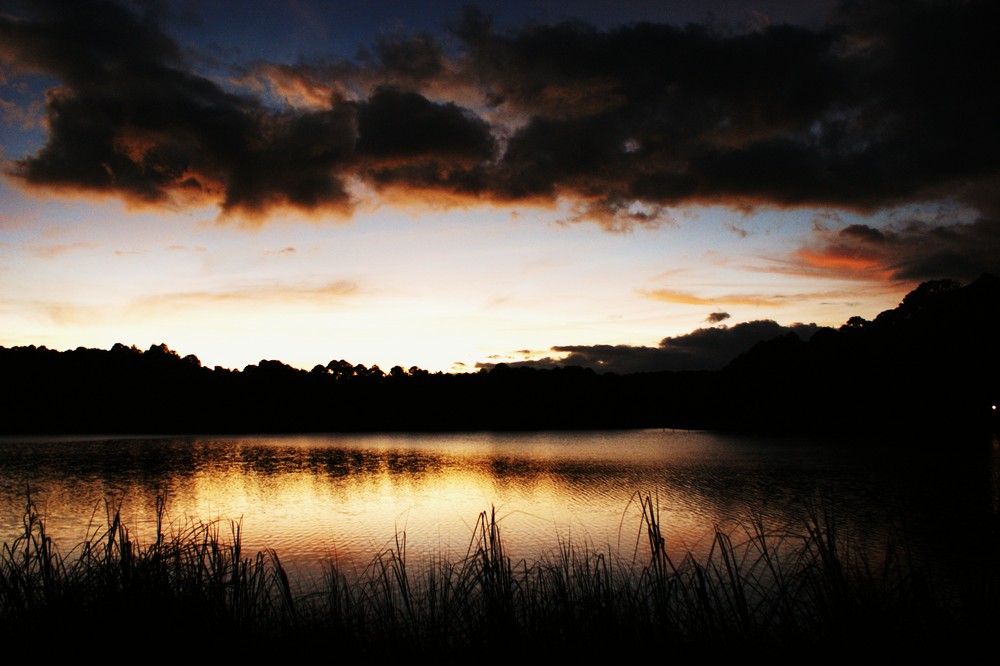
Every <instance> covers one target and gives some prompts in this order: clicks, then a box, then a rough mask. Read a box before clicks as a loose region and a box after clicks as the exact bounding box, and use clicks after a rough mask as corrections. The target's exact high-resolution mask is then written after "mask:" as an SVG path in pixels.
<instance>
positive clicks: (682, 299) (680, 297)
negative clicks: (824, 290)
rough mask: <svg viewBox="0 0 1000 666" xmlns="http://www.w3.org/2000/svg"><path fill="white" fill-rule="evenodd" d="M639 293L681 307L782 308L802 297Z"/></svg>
mask: <svg viewBox="0 0 1000 666" xmlns="http://www.w3.org/2000/svg"><path fill="white" fill-rule="evenodd" d="M639 293H640V294H642V295H644V296H646V297H647V298H651V299H653V300H655V301H662V302H664V303H677V304H679V305H715V306H718V305H750V306H754V307H756V306H760V305H766V306H768V307H780V306H783V305H788V303H789V302H792V300H793V299H798V298H801V297H800V296H764V295H761V294H728V295H724V296H715V297H713V298H705V297H703V296H696V295H694V294H691V293H688V292H686V291H676V290H673V289H642V290H639Z"/></svg>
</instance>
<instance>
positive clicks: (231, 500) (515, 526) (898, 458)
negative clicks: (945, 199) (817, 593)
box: [0, 430, 998, 577]
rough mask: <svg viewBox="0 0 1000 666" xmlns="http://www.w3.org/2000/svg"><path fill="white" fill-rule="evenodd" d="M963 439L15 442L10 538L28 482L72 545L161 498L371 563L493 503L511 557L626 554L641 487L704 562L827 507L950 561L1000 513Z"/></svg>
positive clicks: (181, 510) (441, 551)
mask: <svg viewBox="0 0 1000 666" xmlns="http://www.w3.org/2000/svg"><path fill="white" fill-rule="evenodd" d="M954 446H956V444H955V443H952V442H942V443H941V447H940V450H939V451H930V452H926V453H922V454H919V455H918V454H915V453H913V452H912V451H907V450H906V449H899V448H892V449H888V448H887V449H882V448H880V447H877V446H874V445H866V446H860V445H851V446H848V445H847V443H843V442H842V443H835V442H822V443H820V442H815V441H811V440H804V439H768V438H754V437H736V436H726V435H719V434H713V433H705V432H672V431H660V430H649V431H621V432H570V433H566V432H560V433H530V434H522V433H518V434H491V433H471V434H470V433H461V434H363V435H305V436H302V435H294V436H257V437H218V436H207V437H142V438H132V437H118V438H63V439H52V438H44V439H42V438H34V439H24V438H21V439H15V438H5V439H0V540H2V541H4V542H6V543H10V542H11V541H12V539H14V538H15V537H16V536H17V535H18V534H19V532H20V531H21V530H22V522H21V521H22V516H23V513H24V507H25V501H26V488H29V487H30V490H31V497H32V499H33V500H34V501H35V503H36V505H37V507H38V508H39V510H40V511H41V512H42V513H43V514H44V517H45V520H46V525H47V528H48V530H49V534H50V535H51V536H52V537H53V538H54V539H55V541H56V543H57V545H58V546H59V547H60V549H61V551H62V552H63V553H64V554H67V553H68V552H69V551H70V550H71V549H72V548H73V547H74V546H75V545H76V544H79V543H80V542H81V541H82V540H83V538H84V537H85V535H86V534H87V532H88V530H90V531H91V532H93V531H94V530H96V529H97V528H98V527H100V526H102V525H105V524H106V506H107V504H109V503H110V504H112V505H114V506H120V508H121V513H122V516H123V518H124V519H125V521H126V524H128V525H129V526H130V527H131V530H132V532H133V533H134V534H136V535H137V536H138V537H139V539H140V540H147V541H148V540H149V536H150V535H151V534H152V533H153V526H154V525H155V522H154V521H155V510H156V504H157V498H166V507H167V516H168V518H169V520H170V522H171V524H172V525H173V526H174V527H175V528H176V529H181V528H183V527H184V526H185V525H187V524H189V523H190V521H210V520H221V521H223V522H221V523H220V530H221V532H222V534H223V536H227V535H228V534H229V522H228V521H241V522H242V530H243V540H244V547H245V549H246V550H248V551H250V552H255V551H256V550H259V549H263V548H273V549H275V550H276V551H277V553H278V554H279V556H280V557H281V560H282V562H283V563H284V564H285V565H286V566H287V567H289V569H290V570H291V571H293V573H294V574H295V575H297V576H299V577H310V576H318V575H321V573H322V571H323V570H324V566H325V563H327V562H330V561H334V562H336V563H337V565H338V566H339V567H340V569H341V570H342V571H344V572H346V573H348V574H350V572H352V571H353V572H357V571H361V570H363V569H364V567H365V566H366V565H367V564H368V563H369V562H370V561H371V559H372V557H373V555H374V554H375V553H377V552H379V551H380V550H382V549H385V548H387V547H395V545H396V542H395V537H396V535H397V534H399V535H402V534H403V533H404V532H405V536H406V549H407V558H408V561H409V562H411V563H414V562H415V563H417V565H419V563H420V562H421V561H425V560H426V558H431V557H445V558H452V559H457V558H459V557H461V556H462V555H464V554H465V553H466V552H467V549H468V547H469V543H470V539H471V538H472V535H473V527H474V525H475V523H476V520H477V517H478V516H479V514H480V512H482V511H484V510H490V509H491V507H494V508H495V509H496V514H497V516H498V517H499V518H500V519H501V523H500V525H501V528H502V534H503V536H504V538H505V544H506V546H507V548H508V553H509V554H510V555H511V556H512V557H514V558H517V559H519V558H525V559H527V560H528V561H529V562H533V561H537V560H539V559H540V558H544V557H546V556H547V555H549V554H552V553H554V552H555V549H557V548H558V547H559V544H560V543H566V542H572V543H574V544H579V545H589V546H592V547H594V548H598V549H600V550H603V551H605V552H607V551H608V550H610V551H611V552H613V553H616V554H620V555H622V556H624V557H631V556H632V555H633V553H634V552H635V550H636V541H637V535H638V533H639V529H640V527H641V521H640V514H639V509H638V506H637V505H636V503H635V501H634V499H635V498H636V497H637V494H642V495H646V494H648V495H650V496H652V497H654V498H655V499H656V501H658V504H659V508H660V518H661V522H662V524H663V526H664V530H665V535H666V539H667V545H668V549H669V550H670V552H671V554H672V556H675V557H680V556H683V554H685V553H688V552H690V553H692V554H694V555H695V556H697V557H701V556H704V555H705V554H706V553H707V550H708V548H709V547H710V546H711V543H712V537H713V535H714V530H715V529H716V528H718V529H721V530H723V531H726V532H727V533H731V534H733V535H734V538H739V536H740V535H741V534H742V531H741V530H742V529H743V527H742V526H745V525H747V524H748V522H749V520H750V519H751V518H753V517H755V516H759V517H760V518H761V519H762V520H763V523H764V525H765V526H766V527H767V528H768V529H769V530H773V531H776V532H781V531H790V532H793V533H801V532H802V529H803V526H804V524H805V521H806V520H807V518H808V509H809V507H810V506H812V507H822V508H823V509H824V510H826V511H828V512H829V511H832V512H833V515H834V516H836V518H837V521H838V525H839V526H840V527H841V529H842V530H843V531H844V532H845V533H849V534H851V535H852V538H855V539H856V540H857V541H858V543H859V544H862V545H863V546H864V547H866V548H873V549H877V548H879V547H880V546H881V545H883V544H884V543H885V541H886V539H888V538H890V537H893V538H901V537H903V538H905V539H906V541H907V543H908V544H910V545H911V547H914V548H915V550H916V552H917V555H918V556H919V557H927V558H929V560H935V559H936V558H941V557H943V558H948V557H951V556H953V555H955V554H956V552H957V551H961V552H962V553H968V552H971V551H972V550H974V549H975V548H976V547H977V546H976V544H975V543H974V541H975V539H977V538H979V536H981V535H982V534H983V533H984V532H989V530H984V529H982V526H983V524H984V523H983V521H990V525H991V527H990V529H992V524H993V523H994V521H995V519H996V515H997V505H998V492H997V486H998V484H997V477H998V473H997V470H998V467H997V462H996V459H997V456H996V442H994V443H993V445H992V450H989V449H990V445H989V444H988V443H987V444H985V445H984V446H983V455H976V456H974V457H972V459H971V461H970V462H963V463H962V464H958V463H953V462H952V461H953V460H954V459H955V456H954V451H953V447H954ZM640 541H641V540H640ZM639 556H640V557H641V556H642V552H641V548H640V553H639Z"/></svg>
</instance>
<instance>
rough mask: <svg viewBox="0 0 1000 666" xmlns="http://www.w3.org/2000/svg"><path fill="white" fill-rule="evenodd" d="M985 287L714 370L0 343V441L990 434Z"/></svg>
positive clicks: (996, 309)
mask: <svg viewBox="0 0 1000 666" xmlns="http://www.w3.org/2000/svg"><path fill="white" fill-rule="evenodd" d="M998 320H1000V280H998V279H997V278H996V277H993V276H990V275H985V276H983V277H981V278H980V279H978V280H976V281H975V282H973V283H972V284H969V285H967V286H964V287H963V286H960V285H959V284H958V283H956V282H954V281H950V280H936V281H932V282H925V283H923V284H921V285H920V286H919V287H918V288H916V289H915V290H914V291H912V292H911V293H910V294H908V295H907V296H906V297H905V298H904V299H903V301H902V303H900V305H899V306H898V307H897V308H894V309H892V310H887V311H886V312H883V313H881V314H880V315H878V316H877V317H876V318H875V319H874V320H872V321H866V320H864V319H862V318H860V317H852V318H851V319H850V320H848V321H847V323H845V324H844V325H843V326H842V327H840V329H837V330H834V329H831V328H826V329H821V330H819V331H817V332H816V333H815V334H814V335H813V336H812V337H811V338H810V339H809V340H808V341H804V340H803V339H802V338H801V337H799V336H798V335H796V334H795V333H789V334H786V335H782V336H779V337H776V338H773V339H771V340H767V341H765V342H760V343H758V344H757V345H755V346H754V347H753V348H752V349H750V350H749V351H748V352H746V353H744V354H741V355H740V356H739V357H737V358H736V359H735V360H733V361H732V362H731V363H730V364H729V365H728V366H726V367H725V368H724V369H723V370H720V371H714V372H708V371H701V372H649V373H633V374H627V375H619V374H614V373H608V374H598V373H596V372H595V371H593V370H591V369H585V368H581V367H556V368H552V369H545V370H541V369H536V368H529V367H510V366H507V365H503V364H501V365H497V366H495V367H493V368H492V369H490V370H485V369H484V370H480V372H478V373H475V374H444V373H440V372H439V373H430V372H428V371H426V370H422V369H420V368H417V367H411V368H410V369H409V370H404V369H403V368H402V367H400V366H396V367H393V368H392V369H391V370H390V371H389V373H388V374H387V373H385V372H383V371H382V370H381V369H380V368H379V367H378V366H372V367H370V368H368V367H366V366H364V365H352V364H350V363H349V362H347V361H344V360H335V361H330V362H329V363H328V364H326V365H325V366H324V365H317V366H315V367H314V368H313V369H312V370H310V371H306V370H300V369H297V368H293V367H291V366H288V365H286V364H284V363H282V362H280V361H275V360H262V361H260V362H259V363H258V364H256V365H249V366H247V367H246V368H244V369H243V370H242V371H236V370H227V369H225V368H221V367H216V368H214V369H209V368H206V367H204V366H202V364H201V362H200V361H199V360H198V358H197V357H195V356H193V355H192V356H185V357H183V358H181V357H180V356H179V355H178V354H177V353H176V352H174V351H172V350H171V349H169V348H168V347H167V346H166V345H163V344H160V345H154V346H152V347H150V348H149V349H148V350H146V351H141V350H139V349H136V348H135V347H127V346H125V345H122V344H116V345H115V346H114V347H112V349H110V350H108V351H104V350H98V349H85V348H79V349H76V350H72V351H65V352H58V351H53V350H50V349H46V348H45V347H34V346H29V347H15V348H12V349H7V348H2V347H0V371H2V372H3V376H4V378H5V379H6V381H7V386H8V387H9V388H10V390H9V391H8V393H9V397H8V398H7V400H6V401H5V405H4V407H5V418H4V419H3V425H2V431H3V432H7V433H94V432H106V433H141V432H147V433H182V432H183V433H197V432H280V431H295V432H308V431H389V430H507V429H525V430H527V429H580V428H635V427H680V428H722V429H731V430H752V431H767V432H775V431H786V432H852V431H857V432H884V433H894V434H895V433H935V432H936V433H941V432H965V431H974V432H985V431H987V430H988V429H990V428H993V427H994V426H995V419H996V417H995V416H994V415H993V411H992V410H991V406H992V405H994V404H996V400H997V397H998V396H997V389H996V385H997V379H998V376H1000V375H998V369H1000V346H998V344H997V341H996V338H997V336H996V332H997V325H998V323H1000V321H998Z"/></svg>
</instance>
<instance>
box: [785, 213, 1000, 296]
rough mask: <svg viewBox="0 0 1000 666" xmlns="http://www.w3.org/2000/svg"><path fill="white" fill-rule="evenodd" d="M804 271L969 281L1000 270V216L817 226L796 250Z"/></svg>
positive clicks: (847, 275)
mask: <svg viewBox="0 0 1000 666" xmlns="http://www.w3.org/2000/svg"><path fill="white" fill-rule="evenodd" d="M796 259H797V266H798V267H799V268H800V269H801V271H802V272H804V273H810V274H814V273H821V274H828V275H833V276H835V277H857V276H858V275H861V274H865V273H868V274H876V275H883V276H885V277H888V278H890V279H894V280H905V281H924V280H933V279H940V278H954V279H958V280H961V281H971V280H974V279H975V278H977V277H979V276H980V275H982V274H983V273H992V274H994V275H996V274H1000V220H996V219H988V218H979V219H977V220H975V221H973V222H968V223H955V224H949V225H939V224H931V223H928V222H922V221H908V222H904V223H901V224H898V225H895V226H890V227H888V228H885V229H876V228H873V227H870V226H866V225H860V224H855V225H850V226H847V227H844V228H843V229H841V230H840V231H836V232H834V231H827V230H819V231H818V232H817V238H816V241H815V242H814V243H813V244H812V245H811V246H809V247H805V248H802V249H801V250H799V252H798V253H797V254H796Z"/></svg>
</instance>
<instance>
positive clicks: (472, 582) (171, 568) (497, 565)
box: [0, 494, 998, 659]
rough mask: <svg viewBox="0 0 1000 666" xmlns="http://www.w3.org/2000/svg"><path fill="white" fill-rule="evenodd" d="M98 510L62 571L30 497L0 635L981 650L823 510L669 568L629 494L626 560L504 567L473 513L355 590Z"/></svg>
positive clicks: (465, 646)
mask: <svg viewBox="0 0 1000 666" xmlns="http://www.w3.org/2000/svg"><path fill="white" fill-rule="evenodd" d="M104 509H105V511H104V513H105V515H104V520H103V521H101V523H100V525H99V526H97V527H94V528H93V529H91V530H88V535H87V537H86V538H85V539H84V541H83V543H81V544H79V545H78V546H76V547H75V548H74V549H73V550H71V551H69V552H68V553H67V554H66V555H65V556H64V555H62V554H61V552H60V550H59V548H58V547H57V545H56V544H55V543H53V542H52V540H51V539H50V538H49V536H48V535H47V534H46V530H45V521H44V519H43V518H42V517H41V516H40V515H39V513H38V511H37V509H36V507H35V505H34V503H33V501H32V500H31V497H30V494H29V495H28V498H27V501H26V506H25V510H24V516H23V533H22V534H20V535H19V536H18V537H17V538H16V539H14V540H13V541H12V542H11V543H4V544H3V547H2V550H0V637H3V638H4V639H5V640H12V639H17V640H19V641H22V640H25V637H28V639H29V640H38V641H44V640H45V637H46V636H48V635H49V634H51V633H53V632H58V633H59V635H60V636H71V637H75V638H76V639H78V642H79V643H81V644H85V643H86V641H88V640H91V639H92V637H94V636H101V635H104V634H105V633H106V632H108V631H109V630H113V631H114V633H115V635H116V636H118V639H117V640H118V641H119V642H121V641H126V640H132V641H134V643H135V644H136V645H138V644H140V643H141V642H142V641H147V640H162V637H163V636H164V635H170V636H177V635H180V636H183V635H191V634H192V632H198V633H199V634H201V635H214V636H216V637H218V641H219V645H218V648H219V651H220V654H223V655H231V654H233V653H234V652H246V653H253V654H259V653H262V651H274V652H280V653H281V654H284V655H287V654H289V653H291V652H295V651H299V650H301V651H303V653H305V652H306V651H308V650H314V649H316V648H322V649H327V650H334V651H335V652H336V653H337V654H339V655H345V654H350V655H358V656H372V657H377V656H409V655H414V654H420V653H425V654H433V655H436V656H438V657H439V658H445V657H447V656H449V655H450V657H454V658H455V659H458V658H460V657H462V656H463V655H465V656H468V655H470V654H477V653H478V654H488V655H501V654H502V655H508V656H517V654H518V653H524V654H528V653H531V654H536V655H537V654H545V653H551V654H553V655H562V656H565V655H580V656H581V657H595V656H599V655H609V656H610V655H619V656H621V655H637V656H638V655H641V654H643V653H644V652H645V651H646V650H647V649H648V648H649V647H650V646H653V647H655V649H656V650H671V651H672V653H673V654H683V653H685V651H690V652H692V653H694V652H697V651H699V650H706V649H707V650H711V651H712V653H713V654H718V653H720V652H725V651H733V652H738V651H742V650H746V649H749V648H751V647H752V648H753V649H756V650H760V651H774V652H777V651H787V650H790V649H795V650H799V649H809V648H817V647H823V648H824V650H823V651H822V652H821V654H827V655H830V654H833V652H834V651H836V650H838V649H847V646H851V645H856V644H858V643H859V642H860V641H861V640H862V639H864V640H865V641H869V642H871V641H873V640H874V641H877V642H878V643H879V644H882V645H885V646H889V645H893V646H895V647H894V649H895V650H897V651H898V650H899V645H901V644H905V645H912V646H915V647H914V649H916V648H917V647H920V646H925V645H927V643H928V642H929V641H934V642H949V641H958V640H962V641H965V642H966V644H969V643H970V642H974V641H976V640H977V639H980V638H983V639H984V640H985V637H980V636H978V635H974V634H973V629H972V628H973V627H985V626H990V624H991V623H992V622H994V621H995V620H996V619H997V617H998V614H997V613H996V609H995V608H994V604H992V603H986V604H983V603H979V604H977V605H975V606H969V607H963V606H962V604H961V603H954V600H948V601H947V602H946V600H945V599H943V598H942V597H941V595H939V594H938V592H937V591H936V590H935V589H934V587H933V585H931V584H929V582H928V579H927V576H925V575H923V574H922V572H921V571H920V570H919V568H918V567H915V566H914V564H913V562H912V560H910V559H909V558H908V557H907V552H906V549H905V548H902V547H899V546H896V547H893V548H890V549H888V550H887V552H886V555H885V557H884V558H883V559H881V560H880V561H879V562H878V564H875V563H873V562H872V561H871V559H870V558H869V557H867V556H866V555H865V554H864V552H863V551H862V550H860V549H859V548H857V547H854V546H852V545H851V544H850V543H848V542H847V540H845V539H844V537H843V535H842V533H841V531H840V529H839V525H838V524H837V522H836V516H835V514H834V513H833V512H832V511H829V510H822V509H819V510H814V511H811V512H810V514H809V515H810V519H809V521H808V523H807V524H806V525H804V527H803V530H802V531H801V532H800V533H796V534H788V533H786V534H776V533H772V532H769V531H768V530H767V529H766V528H765V525H764V522H763V520H762V519H761V518H760V517H754V518H752V519H751V520H750V521H749V522H748V523H746V524H743V525H741V529H740V530H737V531H730V532H723V531H721V530H717V531H716V533H715V538H714V541H713V544H712V547H711V549H710V552H709V554H708V555H707V556H706V557H704V558H702V559H696V558H695V557H694V556H693V555H691V554H688V555H686V556H685V557H683V558H682V559H681V560H680V561H675V560H673V559H672V558H671V557H670V556H669V555H668V553H667V548H666V543H667V541H666V540H667V530H666V529H665V527H666V526H664V525H663V523H662V522H661V518H660V512H659V503H658V500H657V498H656V497H655V496H650V495H640V494H635V495H634V496H633V497H632V500H631V501H630V503H629V506H627V507H626V513H628V512H630V511H631V510H632V509H638V515H639V529H638V530H637V532H636V543H635V545H634V548H633V549H632V555H631V556H630V557H623V556H621V555H619V554H616V553H614V552H613V551H612V549H611V547H610V546H608V547H606V548H603V549H602V548H598V547H595V546H594V545H592V544H583V545H581V544H574V543H571V542H568V541H561V542H560V545H559V548H558V549H557V551H556V552H555V553H554V554H552V555H549V556H547V557H544V558H541V559H540V560H539V561H537V562H533V563H532V562H526V561H523V560H521V561H516V562H515V561H512V560H511V558H510V557H509V556H508V555H507V549H506V544H505V542H504V537H503V534H502V529H501V528H502V519H501V518H499V517H498V516H497V514H496V512H495V510H494V509H490V510H489V511H483V512H482V513H481V514H480V515H479V517H478V520H477V522H476V524H475V529H474V531H473V534H472V537H471V540H470V544H469V548H468V551H467V553H466V555H465V556H464V557H462V558H459V559H457V560H455V561H449V560H446V559H443V558H437V559H434V560H432V561H431V562H429V563H427V564H424V565H422V566H421V567H420V568H419V570H414V569H413V568H412V567H411V565H410V563H409V562H408V560H407V551H406V534H405V532H399V533H398V534H396V536H395V538H394V539H393V540H392V541H391V542H390V545H389V546H388V547H386V548H385V549H383V550H382V551H381V552H378V553H376V554H374V555H373V557H372V559H371V562H370V565H369V566H368V568H367V569H366V570H365V572H364V574H363V575H362V577H361V579H360V580H357V581H351V582H349V581H348V579H347V577H345V576H344V575H342V574H341V573H340V572H339V571H338V570H337V568H336V566H334V565H331V567H330V570H329V571H328V574H327V576H326V578H325V580H324V581H322V582H321V583H317V584H315V585H314V586H312V587H310V588H308V589H297V588H295V587H294V586H293V584H292V583H291V582H290V580H289V577H288V575H287V572H286V571H285V569H284V567H283V566H282V564H281V561H280V559H279V558H278V555H277V553H275V552H274V551H270V550H268V551H264V552H258V553H254V554H252V555H246V554H245V553H244V551H243V549H242V544H241V541H242V526H241V524H240V522H239V521H234V522H223V521H214V522H208V523H189V524H187V525H185V526H183V527H180V528H168V527H166V525H165V506H164V504H163V503H162V502H160V503H158V505H157V520H156V531H155V535H154V536H153V538H152V540H151V541H150V542H149V543H148V544H142V543H140V542H139V541H138V540H137V539H135V538H134V537H133V535H132V533H131V532H130V530H129V528H128V526H127V525H125V524H124V523H123V522H122V520H121V513H120V510H119V507H117V506H115V505H114V504H111V503H105V505H104ZM624 516H625V514H623V525H624V523H625V521H626V518H625V517H624ZM982 583H983V585H985V586H987V589H988V591H987V592H985V593H984V594H983V596H982V597H981V598H980V601H981V600H982V599H987V600H990V599H992V598H993V595H992V590H994V589H995V587H989V586H991V585H993V579H992V578H990V579H989V580H985V579H984V580H983V581H982ZM980 589H983V588H982V586H980ZM970 611H974V613H975V615H974V617H973V618H972V619H974V620H975V622H969V619H970V615H969V612H970ZM206 632H207V633H206ZM901 641H903V643H901ZM70 644H73V643H72V641H71V642H70ZM477 651H478V652H477Z"/></svg>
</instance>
